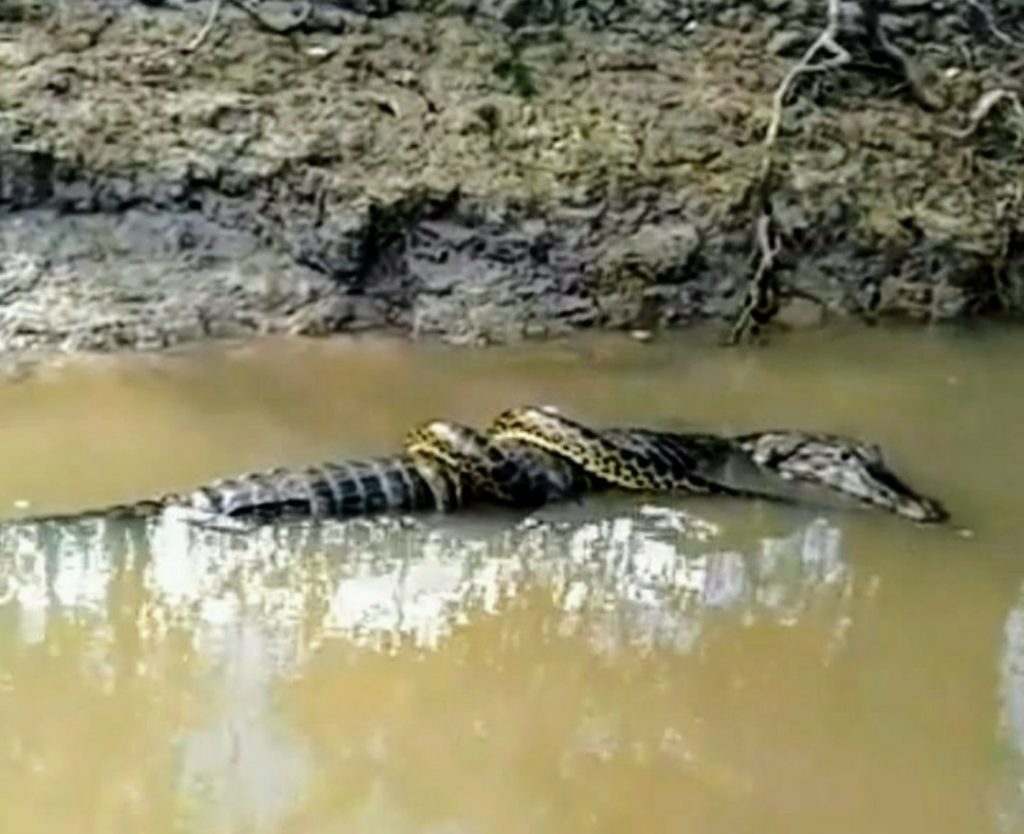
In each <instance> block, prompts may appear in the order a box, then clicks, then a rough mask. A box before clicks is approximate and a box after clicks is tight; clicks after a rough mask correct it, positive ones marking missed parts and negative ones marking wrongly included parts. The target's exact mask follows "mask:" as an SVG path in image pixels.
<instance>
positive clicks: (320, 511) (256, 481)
mask: <svg viewBox="0 0 1024 834" xmlns="http://www.w3.org/2000/svg"><path fill="white" fill-rule="evenodd" d="M464 500H465V498H464V494H463V485H462V484H461V483H460V482H459V479H458V478H457V477H456V476H455V475H454V474H453V473H451V472H449V471H448V470H447V469H446V468H445V467H443V466H440V465H438V464H436V463H435V462H434V461H432V460H429V459H426V458H423V457H421V456H414V455H394V456H391V457H382V458H368V459H365V460H352V461H343V462H339V463H325V464H321V465H317V466H309V467H306V468H304V469H271V470H267V471H263V472H250V473H248V474H245V475H239V476H236V477H233V478H223V479H221V480H217V481H213V482H211V483H209V484H206V485H204V486H201V487H198V488H196V489H194V490H192V491H190V492H183V493H170V494H167V495H161V496H158V497H155V498H148V499H143V500H140V501H133V502H131V503H127V504H117V505H113V506H108V507H103V508H99V509H93V510H86V511H84V512H77V513H66V514H62V515H48V516H31V517H25V518H24V519H19V520H31V521H71V520H75V519H81V518H83V517H87V516H93V517H95V516H102V517H107V518H123V519H135V518H146V517H149V516H154V515H158V514H160V513H161V512H163V511H164V510H167V509H169V508H183V509H187V510H190V511H194V512H196V513H197V514H199V515H201V516H229V517H233V518H243V519H253V520H269V519H276V518H284V517H288V516H301V517H327V516H334V517H345V516H354V515H368V514H372V513H378V512H387V511H403V510H404V511H414V510H443V511H449V510H453V509H457V508H458V507H460V506H461V505H462V503H463V502H464Z"/></svg>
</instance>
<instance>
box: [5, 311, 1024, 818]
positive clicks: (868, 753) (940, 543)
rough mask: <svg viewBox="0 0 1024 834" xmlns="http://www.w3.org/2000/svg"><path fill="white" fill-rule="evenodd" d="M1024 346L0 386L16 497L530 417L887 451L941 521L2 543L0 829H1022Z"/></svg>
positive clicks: (915, 340)
mask: <svg viewBox="0 0 1024 834" xmlns="http://www.w3.org/2000/svg"><path fill="white" fill-rule="evenodd" d="M1022 355H1024V334H1020V333H1013V332H998V331H986V332H983V333H972V334H963V333H960V334H953V333H934V334H922V333H920V332H915V333H909V332H899V331H885V330H878V331H874V332H842V331H832V332H830V333H828V334H804V335H798V336H793V337H791V338H789V339H781V340H778V341H776V343H775V344H773V346H772V347H771V348H770V349H768V350H751V351H724V350H720V349H716V348H714V347H711V346H709V345H708V344H707V342H706V341H705V340H703V338H702V336H701V335H700V334H694V335H692V336H687V337H682V338H679V339H673V340H666V341H663V342H659V343H656V344H652V345H638V344H634V343H632V342H628V341H625V340H622V339H619V338H615V337H599V338H592V339H587V340H580V341H573V342H568V343H564V344H557V345H550V344H549V345H544V346H527V347H520V348H516V349H498V350H488V351H483V352H469V351H458V350H449V349H445V348H442V347H423V346H420V347H412V346H409V345H407V344H405V343H402V342H389V341H377V340H374V341H360V340H356V341H347V340H344V341H336V342H314V343H310V342H289V341H279V340H275V341H269V342H265V343H260V344H255V345H248V346H238V347H231V346H222V347H218V348H212V349H211V348H206V349H202V350H196V351H188V352H184V353H181V354H179V355H175V356H163V357H159V358H157V357H150V358H145V359H140V358H137V357H136V358H133V359H104V360H91V361H88V362H69V363H67V364H65V365H63V366H60V367H57V366H55V367H51V368H48V369H44V370H43V371H42V372H41V373H40V374H38V375H37V376H35V377H33V378H30V379H28V380H24V381H21V382H18V383H10V384H5V385H4V386H3V389H2V390H0V414H2V417H3V422H2V425H3V432H2V433H0V467H2V469H0V471H2V472H3V477H2V478H0V511H2V512H3V514H4V515H7V516H12V515H18V514H19V513H24V512H26V511H27V510H30V511H39V512H43V511H47V512H48V511H54V510H70V509H76V508H83V507H88V506H92V505H96V504H102V503H106V502H110V501H120V500H125V499H128V498H133V497H138V496H140V495H145V494H148V493H152V492H159V491H163V490H168V489H175V488H179V487H184V486H188V485H190V484H193V483H195V482H198V481H202V480H205V479H207V478H210V477H215V476H219V475H224V474H230V473H233V472H237V471H240V470H244V469H249V468H254V467H263V466H273V465H279V464H288V465H299V464H302V463H306V462H310V461H316V460H320V459H324V458H331V457H343V456H348V455H363V454H375V453H381V452H386V451H390V450H391V449H393V448H394V447H395V446H396V445H397V444H398V443H399V442H400V440H401V437H402V434H403V433H404V431H405V430H406V429H407V428H408V427H409V426H410V425H411V424H413V423H415V422H416V421H419V420H422V419H427V418H431V417H437V416H442V417H448V418H452V419H460V420H464V421H468V422H475V423H484V422H486V420H487V419H488V418H489V417H490V416H493V415H494V414H495V413H497V412H498V411H499V410H501V409H503V408H505V407H506V406H508V405H512V404H518V403H526V402H535V403H552V404H555V405H558V406H560V407H562V408H563V409H565V410H567V411H568V412H570V413H571V414H573V415H575V416H578V417H580V418H582V419H585V420H589V421H593V422H595V423H599V424H600V423H606V424H613V423H616V424H626V423H633V424H645V425H651V426H664V427H677V428H681V427H687V426H690V427H694V426H697V427H707V428H713V429H716V430H726V429H728V430H741V429H757V428H768V427H777V426H792V427H799V428H808V429H822V430H830V431H838V432H845V433H851V434H856V435H860V436H863V437H866V438H870V439H872V440H875V441H877V442H879V443H881V444H882V446H883V447H884V448H885V449H886V451H887V453H888V456H889V458H890V459H891V460H892V462H893V464H894V465H895V467H896V468H897V470H898V471H900V472H901V473H902V474H904V475H905V476H906V477H907V479H908V480H909V481H910V482H911V483H913V484H914V485H915V486H917V487H918V488H920V489H921V490H923V491H926V492H929V493H933V494H936V495H937V496H939V497H941V498H942V499H943V500H944V501H945V502H946V503H947V504H948V506H949V508H950V510H951V511H952V512H953V515H954V518H955V521H956V524H957V529H953V528H921V527H917V526H915V525H913V524H910V523H908V522H905V521H902V520H899V519H895V518H891V517H888V516H885V515H882V514H878V513H871V512H857V511H834V510H828V511H819V510H817V509H815V508H795V507H783V506H776V505H769V504H765V503H758V502H743V501H730V500H724V499H723V500H706V499H701V500H697V499H684V498H670V497H659V498H627V497H602V498H600V499H594V500H587V501H584V502H582V503H580V504H573V505H566V506H559V507H550V508H547V509H545V510H544V511H541V512H539V513H534V514H532V515H530V516H524V515H517V514H513V513H497V512H495V513H471V514H466V515H465V516H459V517H457V518H455V517H453V518H448V519H442V518H436V517H428V516H421V517H418V518H405V519H402V518H383V517H382V518H378V519H373V520H355V521H352V522H349V523H332V524H326V525H321V526H311V525H302V524H294V525H289V526H288V527H282V528H266V529H263V530H261V531H259V532H258V533H256V534H242V533H238V532H232V531H222V530H204V529H197V528H195V527H194V526H190V525H188V524H185V523H183V522H182V521H181V520H180V519H174V518H167V519H162V520H160V521H158V522H156V523H155V524H153V525H151V526H149V527H148V528H141V527H125V526H124V525H117V524H108V523H104V522H88V523H79V524H69V525H66V526H65V527H61V528H59V529H53V528H49V527H47V528H45V529H44V528H39V527H36V526H33V525H17V526H14V527H9V528H4V529H3V530H2V531H0V785H3V786H4V790H3V791H2V792H0V830H4V831H19V832H41V833H42V832H45V834H51V833H54V834H55V833H56V832H61V834H63V833H64V832H67V831H93V832H122V831H146V832H156V834H160V832H193V831H195V832H207V831H211V832H222V831H224V832H226V831H231V832H234V831H246V832H264V831H266V832H289V834H291V832H298V833H299V834H301V832H311V833H312V832H325V831H331V832H349V831H352V832H388V834H391V832H431V833H432V834H433V832H445V834H452V833H454V832H467V833H468V832H510V833H511V832H530V834H540V833H541V832H558V834H563V833H564V832H573V831H595V832H622V831H630V830H643V831H648V832H661V831H664V832H690V831H692V832H701V834H714V832H722V834H726V832H728V834H743V833H744V832H752V833H753V832H758V833H760V832H775V831H778V832H787V834H804V833H806V834H812V833H813V834H819V833H820V832H821V831H829V832H858V833H859V834H863V833H864V832H871V833H872V834H874V832H911V831H913V832H918V831H928V832H931V833H932V834H964V833H965V832H987V831H998V832H1021V831H1024V789H1022V785H1024V597H1022V594H1021V590H1022V580H1024V554H1022V553H1021V551H1020V542H1021V533H1022V532H1024V529H1022V522H1021V517H1020V489H1019V483H1018V481H1019V473H1020V471H1021V463H1022V462H1024V432H1022V431H1021V415H1022V414H1024V370H1022V363H1021V359H1020V357H1021V356H1022ZM26 508H27V509H26ZM960 528H962V529H960Z"/></svg>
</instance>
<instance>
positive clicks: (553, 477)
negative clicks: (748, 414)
mask: <svg viewBox="0 0 1024 834" xmlns="http://www.w3.org/2000/svg"><path fill="white" fill-rule="evenodd" d="M737 473H739V474H740V475H741V476H744V475H745V477H738V476H737ZM794 482H800V483H803V484H808V485H811V486H813V487H815V488H817V489H819V490H823V491H824V492H825V493H828V494H830V495H835V496H843V497H846V498H850V499H853V500H854V501H856V502H858V503H860V504H867V505H871V506H875V507H879V508H882V509H886V510H889V511H891V512H894V513H896V514H898V515H901V516H904V517H906V518H910V519H913V520H915V521H921V522H937V521H943V520H945V519H946V518H947V517H948V514H947V513H946V510H945V509H944V508H943V507H942V505H941V504H940V503H939V502H938V501H936V500H934V499H932V498H928V497H926V496H922V495H920V494H918V493H916V492H915V491H914V490H912V489H911V488H910V487H909V486H907V485H906V484H905V483H904V482H903V481H902V480H900V479H899V478H898V477H897V476H896V475H895V473H893V472H892V470H891V469H890V468H889V467H888V466H887V465H886V463H885V462H884V460H883V459H882V455H881V452H880V450H879V449H878V447H876V446H873V445H871V444H866V443H862V442H860V441H857V440H854V439H851V438H845V437H841V436H838V435H825V434H812V433H805V432H799V431H791V430H785V431H767V432H757V433H750V434H743V435H735V436H728V435H724V436H721V435H714V434H696V433H693V434H684V433H677V432H667V431H657V430H653V429H643V428H612V429H594V428H590V427H588V426H585V425H583V424H582V423H579V422H576V421H574V420H571V419H570V418H568V417H566V416H564V415H562V414H560V413H559V412H557V411H555V410H553V409H549V408H537V407H522V408H515V409H510V410H508V411H505V412H503V413H502V414H501V415H499V416H498V418H497V419H496V420H495V421H494V422H493V424H492V425H491V426H490V428H489V429H488V431H487V432H486V433H481V432H479V431H477V430H476V429H473V428H471V427H468V426H463V425H460V424H457V423H450V422H445V421H432V422H429V423H425V424H423V425H421V426H418V427H417V428H415V429H414V430H413V431H412V432H410V434H409V435H408V436H407V437H406V440H405V449H404V453H403V454H400V455H394V456H391V457H384V458H375V459H368V460H355V461H346V462H340V463H327V464H323V465H320V466H313V467H307V468H305V469H299V470H286V469H275V470H270V471H266V472H255V473H250V474H247V475H242V476H239V477H236V478H227V479H223V480H219V481H215V482H213V483H211V484H208V485H206V486H203V487H200V488H198V489H195V490H193V491H191V492H187V493H184V494H169V495H164V496H161V497H158V498H155V499H149V500H144V501H139V502H135V503H132V504H126V505H120V506H116V507H111V508H107V509H103V510H97V511H93V512H92V513H91V514H96V513H102V514H105V515H120V516H144V515H150V514H154V513H157V512H160V511H161V510H163V509H166V508H168V507H172V506H179V507H185V508H188V509H192V510H198V511H200V512H201V513H204V514H208V515H223V516H232V517H236V518H238V517H241V518H253V519H258V520H266V519H274V518H278V517H282V516H286V515H303V516H338V517H345V516H351V515H363V514H368V513H373V512H381V511H389V510H390V511H416V510H440V511H452V510H456V509H460V508H462V507H466V506H469V505H471V504H474V503H481V502H489V503H497V504H503V505H507V506H512V507H520V508H529V507H535V506H537V505H540V504H544V503H548V502H551V501H559V500H564V499H566V498H569V497H573V496H576V495H580V494H583V493H586V492H593V491H595V490H599V489H607V488H618V489H624V490H632V491H647V492H684V493H693V494H703V495H731V496H740V497H748V498H749V497H753V498H769V499H781V500H801V498H802V496H799V495H797V494H796V493H794V492H793V490H791V489H789V488H788V485H789V484H791V483H794ZM81 515H83V514H81V513H79V514H76V516H81ZM51 518H54V517H51Z"/></svg>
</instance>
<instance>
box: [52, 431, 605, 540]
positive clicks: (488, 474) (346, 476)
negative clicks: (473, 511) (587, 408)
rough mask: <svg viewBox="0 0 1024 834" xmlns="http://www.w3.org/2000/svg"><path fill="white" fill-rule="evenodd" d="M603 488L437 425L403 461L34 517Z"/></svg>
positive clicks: (506, 445)
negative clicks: (84, 510)
mask: <svg viewBox="0 0 1024 834" xmlns="http://www.w3.org/2000/svg"><path fill="white" fill-rule="evenodd" d="M601 486H602V484H601V482H599V481H597V480H595V479H593V478H590V477H589V476H588V475H587V473H586V472H585V471H584V470H583V469H581V468H580V467H578V466H576V465H574V464H572V463H571V462H570V461H569V460H567V459H565V458H564V457H560V456H557V455H552V454H549V453H547V452H545V451H544V450H543V449H541V448H538V447H535V446H531V445H529V444H524V443H520V442H518V441H516V440H514V439H500V438H496V439H491V438H488V437H487V436H486V435H484V434H483V433H482V432H479V431H477V430H476V429H473V428H471V427H469V426H465V425H461V424H458V423H453V422H447V421H441V420H435V421H431V422H429V423H424V424H423V425H420V426H417V427H416V428H414V429H413V430H412V431H411V432H410V433H409V434H408V435H407V437H406V439H405V443H404V453H403V454H400V455H391V456H388V457H379V458H368V459H363V460H349V461H340V462H333V463H324V464H320V465H317V466H309V467H305V468H302V469H293V470H290V469H282V468H278V469H271V470H266V471H259V472H249V473H246V474H243V475H239V476H236V477H231V478H223V479H219V480H215V481H212V482H211V483H208V484H205V485H203V486H200V487H197V488H196V489H193V490H191V491H188V492H183V493H167V494H164V495H160V496H157V497H155V498H147V499H143V500H140V501H135V502H131V503H126V504H118V505H114V506H109V507H103V508H100V509H97V510H90V511H86V512H85V513H74V514H67V515H52V516H45V517H39V516H36V517H34V519H35V520H50V521H54V520H62V519H70V518H79V517H81V516H82V515H103V516H109V517H121V518H138V517H145V516H150V515H156V514H158V513H160V512H163V511H164V510H166V509H168V508H171V507H175V508H182V509H187V510H191V511H195V512H197V513H198V514H199V516H200V517H202V516H229V517H232V518H240V519H252V520H257V521H261V520H273V519H277V518H283V517H286V516H305V517H347V516H353V515H369V514H371V513H376V512H388V511H423V510H435V511H441V512H451V511H454V510H458V509H461V508H463V507H466V506H468V505H470V504H474V503H481V502H489V503H496V504H502V505H505V506H511V507H521V508H528V507H535V506H538V505H540V504H545V503H548V502H552V501H559V500H564V499H566V498H570V497H573V496H576V495H580V494H582V493H583V492H592V491H594V490H596V489H599V488H601Z"/></svg>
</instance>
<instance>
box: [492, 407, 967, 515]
mask: <svg viewBox="0 0 1024 834" xmlns="http://www.w3.org/2000/svg"><path fill="white" fill-rule="evenodd" d="M489 434H490V436H491V437H492V438H494V439H496V440H506V441H507V440H513V439H514V440H516V441H518V442H520V443H526V444H532V445H536V446H539V447H540V448H543V449H545V450H546V451H548V452H550V453H552V454H557V455H561V456H564V457H565V458H566V459H567V460H569V461H571V462H572V463H574V464H576V465H577V466H579V467H581V468H582V469H584V470H585V471H586V472H587V473H588V474H589V475H590V476H591V477H593V478H594V479H597V480H604V481H606V482H607V483H608V484H610V485H613V486H615V487H619V488H621V489H627V490H640V491H655V492H664V491H676V492H686V493H696V494H724V495H734V496H735V495H739V496H745V497H763V498H772V499H782V500H786V498H787V495H790V496H795V495H796V493H795V492H793V491H790V490H787V489H785V488H784V486H783V485H782V484H780V483H779V481H781V482H801V483H803V484H807V485H810V486H812V487H815V488H818V489H820V490H823V491H825V493H830V494H833V495H835V496H842V497H845V498H848V499H851V500H852V501H854V502H856V503H858V504H861V505H869V506H873V507H876V508H880V509H884V510H888V511H889V512H893V513H896V514H897V515H900V516H903V517H905V518H909V519H912V520H914V521H919V522H925V523H931V522H941V521H945V520H946V519H948V517H949V513H948V512H947V511H946V509H945V507H943V506H942V504H941V503H940V502H939V501H937V500H936V499H934V498H930V497H928V496H925V495H921V494H919V493H918V492H916V491H915V490H913V489H912V488H911V487H910V486H908V485H907V484H906V483H905V482H904V481H903V480H902V479H900V478H899V477H898V476H897V475H896V474H895V473H894V472H893V471H892V469H891V468H890V467H889V466H888V464H887V463H886V462H885V460H884V458H883V457H882V452H881V450H880V449H879V448H878V447H877V446H875V445H873V444H869V443H864V442H862V441H859V440H856V439H854V438H849V437H843V436H840V435H835V434H820V433H812V432H801V431H794V430H778V431H776V430H772V431H762V432H753V433H747V434H741V435H732V436H730V435H713V434H696V433H694V434H685V433H678V432H668V431H656V430H652V429H637V428H626V429H605V430H597V429H592V428H590V427H588V426H585V425H583V424H582V423H578V422H576V421H574V420H571V419H570V418H568V417H566V416H564V415H563V414H561V413H559V412H558V411H556V410H555V409H552V408H539V407H534V406H527V407H522V408H514V409H509V410H508V411H505V412H503V413H502V414H500V415H499V416H498V418H497V419H496V420H495V421H494V423H493V424H492V425H491V427H490V429H489ZM743 468H746V469H747V471H748V473H749V475H750V477H747V478H746V479H745V480H743V481H741V480H740V479H738V478H737V477H736V475H735V470H736V469H743ZM772 479H776V482H775V483H772ZM823 494H824V493H823Z"/></svg>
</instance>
